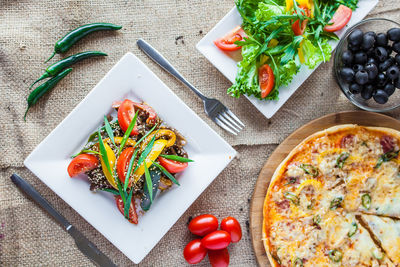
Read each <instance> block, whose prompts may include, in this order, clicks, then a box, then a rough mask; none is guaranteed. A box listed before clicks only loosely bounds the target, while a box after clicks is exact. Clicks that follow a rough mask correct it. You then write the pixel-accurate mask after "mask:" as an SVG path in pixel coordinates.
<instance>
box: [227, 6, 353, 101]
mask: <svg viewBox="0 0 400 267" xmlns="http://www.w3.org/2000/svg"><path fill="white" fill-rule="evenodd" d="M357 3H358V0H350V1H347V0H346V1H344V0H297V1H295V0H236V7H237V10H238V11H239V13H240V15H241V17H242V19H243V24H242V28H243V30H244V31H245V33H246V34H247V36H248V37H244V39H243V40H242V41H236V42H235V44H236V45H238V46H242V57H243V59H242V61H241V62H239V63H238V67H239V70H238V73H237V76H236V80H235V83H234V84H233V85H232V87H230V88H229V89H228V94H229V95H231V96H233V97H239V96H241V95H243V94H246V95H248V96H251V95H254V96H255V97H256V98H258V99H262V100H264V99H267V100H278V99H279V88H280V87H281V86H286V85H288V84H289V83H290V82H291V81H292V79H293V77H294V75H295V74H297V73H298V71H299V69H300V66H301V65H302V64H304V65H306V66H307V67H308V68H310V69H313V68H315V67H316V66H317V65H318V64H319V63H320V62H326V61H329V60H330V57H331V52H332V47H331V46H330V44H329V41H330V40H337V39H338V37H337V36H336V35H335V34H334V33H330V32H326V31H324V30H323V29H324V27H325V26H326V25H330V22H329V21H330V20H331V18H332V16H333V15H334V13H335V11H336V10H337V8H338V7H339V6H340V5H345V6H347V7H349V8H351V9H353V10H354V9H355V8H356V7H357ZM300 4H301V5H303V6H304V5H305V6H307V8H306V9H304V8H303V7H302V8H300ZM297 20H299V25H301V24H302V22H303V21H305V20H306V21H307V27H306V29H305V31H304V33H303V34H302V35H295V33H294V31H293V30H292V24H293V22H294V21H297ZM264 64H268V65H269V66H270V67H271V68H272V70H273V73H274V76H275V84H274V87H273V89H272V91H271V92H270V93H269V94H268V95H267V97H265V98H262V97H261V89H260V86H259V81H258V79H259V78H258V69H259V68H260V67H261V66H262V65H264Z"/></svg>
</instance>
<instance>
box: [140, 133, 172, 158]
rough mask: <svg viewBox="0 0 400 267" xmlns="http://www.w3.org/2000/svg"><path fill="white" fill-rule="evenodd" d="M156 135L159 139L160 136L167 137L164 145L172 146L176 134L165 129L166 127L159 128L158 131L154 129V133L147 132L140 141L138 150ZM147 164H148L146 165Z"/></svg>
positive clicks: (143, 147)
mask: <svg viewBox="0 0 400 267" xmlns="http://www.w3.org/2000/svg"><path fill="white" fill-rule="evenodd" d="M154 135H156V139H160V138H161V137H167V138H168V140H167V143H166V145H165V146H166V147H170V146H173V145H174V144H175V141H176V135H175V133H174V132H173V131H171V130H167V129H161V130H159V131H156V132H154V133H151V134H149V135H148V136H147V137H146V138H145V139H144V140H143V142H142V144H141V145H140V150H141V151H143V150H144V149H145V147H146V146H147V144H148V143H150V140H151V139H152V138H153V136H154ZM146 163H147V162H146ZM147 166H149V165H147Z"/></svg>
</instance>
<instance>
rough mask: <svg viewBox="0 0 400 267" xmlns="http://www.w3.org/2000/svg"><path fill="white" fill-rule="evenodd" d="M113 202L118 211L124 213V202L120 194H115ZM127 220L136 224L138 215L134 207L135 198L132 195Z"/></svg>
mask: <svg viewBox="0 0 400 267" xmlns="http://www.w3.org/2000/svg"><path fill="white" fill-rule="evenodd" d="M115 202H116V203H117V207H118V209H119V211H120V212H121V213H122V215H124V202H123V201H122V198H121V196H116V197H115ZM128 221H129V222H130V223H133V224H138V216H137V213H136V207H135V200H134V198H133V196H132V200H131V206H130V207H129V218H128Z"/></svg>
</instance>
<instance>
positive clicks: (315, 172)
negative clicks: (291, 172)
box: [299, 164, 319, 177]
mask: <svg viewBox="0 0 400 267" xmlns="http://www.w3.org/2000/svg"><path fill="white" fill-rule="evenodd" d="M299 167H300V168H301V169H302V170H303V171H304V172H305V173H307V174H309V175H311V176H313V177H317V176H318V174H319V171H318V169H317V168H316V167H314V166H313V165H311V164H301V165H300V166H299Z"/></svg>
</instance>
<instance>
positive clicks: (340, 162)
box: [336, 152, 350, 169]
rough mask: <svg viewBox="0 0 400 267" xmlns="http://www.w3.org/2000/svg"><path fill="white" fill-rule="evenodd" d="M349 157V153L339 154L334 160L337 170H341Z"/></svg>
mask: <svg viewBox="0 0 400 267" xmlns="http://www.w3.org/2000/svg"><path fill="white" fill-rule="evenodd" d="M349 156H350V153H349V152H343V153H342V154H340V155H339V157H338V158H337V160H336V166H338V168H339V169H342V168H343V165H344V163H345V161H346V160H347V158H348V157H349Z"/></svg>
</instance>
